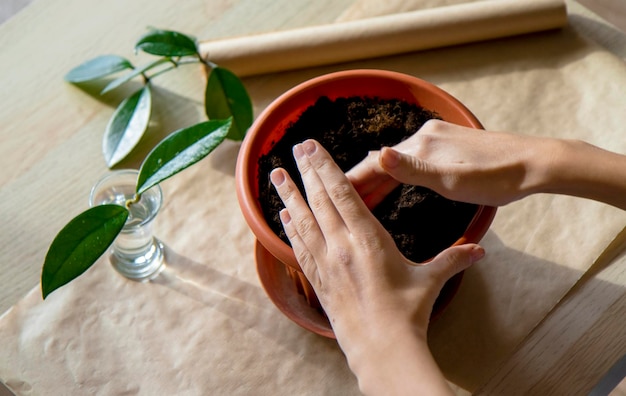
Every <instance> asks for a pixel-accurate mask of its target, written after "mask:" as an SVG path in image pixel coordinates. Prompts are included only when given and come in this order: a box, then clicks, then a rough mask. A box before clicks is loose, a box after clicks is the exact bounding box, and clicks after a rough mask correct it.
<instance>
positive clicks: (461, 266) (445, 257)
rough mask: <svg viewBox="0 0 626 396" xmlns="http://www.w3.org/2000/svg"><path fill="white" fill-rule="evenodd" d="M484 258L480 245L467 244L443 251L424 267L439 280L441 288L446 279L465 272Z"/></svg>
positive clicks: (483, 250) (483, 251)
mask: <svg viewBox="0 0 626 396" xmlns="http://www.w3.org/2000/svg"><path fill="white" fill-rule="evenodd" d="M484 256H485V249H483V248H482V247H481V246H480V245H477V244H474V243H468V244H465V245H459V246H453V247H450V248H448V249H446V250H444V251H443V252H441V253H439V254H438V255H437V256H435V258H434V259H432V261H431V262H429V263H428V264H426V265H427V266H429V267H430V270H431V271H432V274H433V275H434V276H435V277H436V278H437V279H440V280H441V284H442V286H443V284H444V283H445V282H447V281H448V279H450V278H452V277H453V276H454V275H456V274H458V273H459V272H461V271H464V270H466V269H467V268H469V267H470V266H471V265H472V264H474V263H475V262H477V261H479V260H480V259H482V258H483V257H484Z"/></svg>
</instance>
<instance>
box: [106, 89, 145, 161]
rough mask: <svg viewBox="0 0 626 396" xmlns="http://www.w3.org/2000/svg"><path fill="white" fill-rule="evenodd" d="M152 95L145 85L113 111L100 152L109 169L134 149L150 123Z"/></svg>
mask: <svg viewBox="0 0 626 396" xmlns="http://www.w3.org/2000/svg"><path fill="white" fill-rule="evenodd" d="M151 109H152V93H151V91H150V86H149V85H146V86H144V87H143V88H142V89H140V90H138V91H137V92H135V93H134V94H132V95H131V96H130V97H128V98H126V99H125V100H124V101H123V102H122V103H120V105H119V106H118V107H117V109H116V110H115V113H113V116H112V117H111V119H110V120H109V124H108V125H107V127H106V130H105V131H104V138H103V140H102V152H103V154H104V159H105V161H106V163H107V165H108V166H109V167H112V166H114V165H116V164H117V163H119V162H120V161H121V160H123V159H124V158H125V157H126V156H127V155H128V154H129V153H130V152H131V151H132V150H133V148H135V146H136V145H137V143H139V140H140V139H141V137H142V136H143V134H144V132H145V131H146V129H147V128H148V123H149V122H150V113H151Z"/></svg>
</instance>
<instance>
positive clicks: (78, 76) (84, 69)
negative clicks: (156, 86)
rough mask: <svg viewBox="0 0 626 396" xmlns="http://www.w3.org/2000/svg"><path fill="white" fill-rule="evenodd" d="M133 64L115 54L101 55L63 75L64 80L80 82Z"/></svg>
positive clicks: (131, 66)
mask: <svg viewBox="0 0 626 396" xmlns="http://www.w3.org/2000/svg"><path fill="white" fill-rule="evenodd" d="M132 68H133V65H132V64H131V63H130V62H129V61H128V60H127V59H126V58H122V57H121V56H117V55H101V56H98V57H96V58H93V59H91V60H88V61H87V62H85V63H83V64H81V65H78V66H76V67H75V68H73V69H72V70H70V71H69V72H68V73H67V74H66V75H65V80H66V81H68V82H72V83H81V82H87V81H91V80H96V79H98V78H102V77H106V76H108V75H111V74H114V73H117V72H120V71H122V70H126V69H132Z"/></svg>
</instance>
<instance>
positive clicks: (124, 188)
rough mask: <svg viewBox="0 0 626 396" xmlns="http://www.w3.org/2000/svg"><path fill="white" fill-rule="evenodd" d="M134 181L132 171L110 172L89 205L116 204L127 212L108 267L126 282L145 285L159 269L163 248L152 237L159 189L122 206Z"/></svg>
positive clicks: (147, 192)
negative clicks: (131, 280) (125, 278)
mask: <svg viewBox="0 0 626 396" xmlns="http://www.w3.org/2000/svg"><path fill="white" fill-rule="evenodd" d="M136 181H137V172H136V171H133V170H130V171H127V170H125V171H115V172H112V173H111V174H109V175H108V176H105V177H104V178H103V179H102V180H100V182H98V184H96V185H95V186H94V187H93V189H92V192H91V196H90V200H89V201H90V205H91V206H94V205H102V204H117V205H120V206H126V207H127V208H128V210H129V212H130V214H129V217H128V219H127V221H126V224H125V225H124V228H123V229H122V231H121V232H120V234H119V235H118V236H117V238H116V239H115V242H114V243H113V247H112V249H111V256H110V258H111V263H112V264H113V267H114V268H115V269H116V270H117V271H118V272H119V273H120V274H122V275H123V276H125V277H127V278H129V279H133V280H137V281H147V280H150V279H153V278H154V277H156V276H157V275H158V274H159V273H160V272H161V270H162V269H163V262H164V260H163V245H162V244H161V242H160V241H158V240H157V239H156V238H154V236H153V234H152V224H153V220H154V217H155V216H156V214H157V213H158V211H159V208H160V207H161V202H162V192H161V189H160V187H158V186H156V187H153V188H151V189H150V190H148V191H146V192H144V193H143V194H142V195H141V199H140V200H139V201H138V202H133V203H131V204H130V205H126V203H127V202H128V201H132V200H133V198H134V196H135V185H136Z"/></svg>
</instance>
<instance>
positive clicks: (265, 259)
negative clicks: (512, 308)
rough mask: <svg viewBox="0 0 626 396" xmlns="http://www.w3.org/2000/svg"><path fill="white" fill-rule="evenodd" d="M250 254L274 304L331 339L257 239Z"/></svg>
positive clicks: (456, 281) (445, 295) (453, 284)
mask: <svg viewBox="0 0 626 396" xmlns="http://www.w3.org/2000/svg"><path fill="white" fill-rule="evenodd" d="M254 254H255V257H256V267H257V273H258V275H259V279H260V281H261V285H262V286H263V288H264V289H265V292H266V293H267V295H268V297H269V298H270V300H272V302H273V303H274V305H276V307H277V308H278V309H279V310H280V311H281V312H282V313H283V314H284V315H285V316H287V317H288V318H289V319H291V320H292V321H293V322H295V323H297V324H298V325H300V326H301V327H303V328H305V329H307V330H309V331H312V332H313V333H316V334H318V335H321V336H324V337H328V338H335V334H334V333H333V330H332V328H331V326H330V323H329V321H328V318H327V317H326V315H324V313H323V311H322V310H321V308H314V307H312V306H311V305H309V303H308V302H307V299H306V298H305V296H304V294H303V293H302V292H301V291H299V288H298V286H297V285H296V281H294V279H292V278H291V276H290V275H289V272H288V268H287V266H286V265H285V264H283V263H282V262H281V261H279V260H278V259H277V258H276V257H274V256H272V255H271V254H270V252H269V251H268V250H267V249H265V247H263V245H262V244H261V243H260V242H259V241H258V240H257V241H256V243H255V248H254ZM462 279H463V272H460V273H458V274H456V275H455V276H453V277H452V278H450V280H448V282H446V284H445V285H444V286H443V289H442V290H441V293H440V294H439V297H437V300H436V301H435V305H434V306H433V312H432V315H431V320H435V319H436V318H437V317H439V316H440V315H441V313H442V312H443V310H444V309H445V307H446V306H448V304H449V303H450V301H452V298H453V297H454V295H455V294H456V292H457V291H458V289H459V287H460V285H461V280H462Z"/></svg>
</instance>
